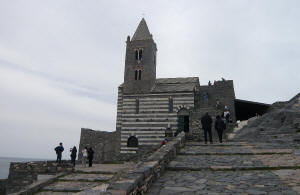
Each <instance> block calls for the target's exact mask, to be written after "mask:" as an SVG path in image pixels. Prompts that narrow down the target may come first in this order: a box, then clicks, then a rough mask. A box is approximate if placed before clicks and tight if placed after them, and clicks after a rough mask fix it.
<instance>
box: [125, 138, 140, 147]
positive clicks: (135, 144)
mask: <svg viewBox="0 0 300 195" xmlns="http://www.w3.org/2000/svg"><path fill="white" fill-rule="evenodd" d="M138 145H139V141H138V139H137V138H136V137H134V136H131V137H129V138H128V140H127V147H138Z"/></svg>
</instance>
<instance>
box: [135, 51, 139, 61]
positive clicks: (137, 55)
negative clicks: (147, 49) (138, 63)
mask: <svg viewBox="0 0 300 195" xmlns="http://www.w3.org/2000/svg"><path fill="white" fill-rule="evenodd" d="M135 59H136V60H138V59H139V50H135Z"/></svg>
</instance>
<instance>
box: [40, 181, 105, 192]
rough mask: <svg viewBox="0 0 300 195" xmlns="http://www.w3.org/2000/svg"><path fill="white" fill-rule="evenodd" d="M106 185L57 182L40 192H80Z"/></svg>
mask: <svg viewBox="0 0 300 195" xmlns="http://www.w3.org/2000/svg"><path fill="white" fill-rule="evenodd" d="M102 185H107V184H106V183H100V182H80V181H58V182H55V183H53V184H50V185H49V186H46V187H44V188H43V189H42V191H51V192H80V191H82V190H86V189H90V188H94V187H96V186H102Z"/></svg>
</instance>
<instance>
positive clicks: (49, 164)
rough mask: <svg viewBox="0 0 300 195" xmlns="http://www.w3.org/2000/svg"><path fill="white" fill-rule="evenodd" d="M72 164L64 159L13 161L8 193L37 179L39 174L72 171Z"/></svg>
mask: <svg viewBox="0 0 300 195" xmlns="http://www.w3.org/2000/svg"><path fill="white" fill-rule="evenodd" d="M72 169H73V168H72V165H71V164H70V163H68V162H67V161H62V163H61V164H60V165H58V164H57V163H56V162H55V161H35V162H12V163H10V168H9V175H8V179H7V184H6V189H7V192H8V193H12V192H17V191H20V190H21V189H23V188H24V187H25V186H28V185H30V184H32V183H33V182H35V181H36V180H37V176H38V175H39V174H49V175H51V174H56V173H58V172H67V171H72Z"/></svg>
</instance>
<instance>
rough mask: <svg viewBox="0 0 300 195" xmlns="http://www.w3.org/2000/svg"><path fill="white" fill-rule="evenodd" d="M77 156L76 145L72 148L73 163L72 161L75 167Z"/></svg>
mask: <svg viewBox="0 0 300 195" xmlns="http://www.w3.org/2000/svg"><path fill="white" fill-rule="evenodd" d="M76 156H77V148H76V146H74V147H73V148H72V149H71V163H72V165H73V167H75V162H76Z"/></svg>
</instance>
